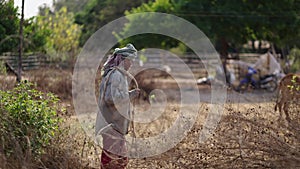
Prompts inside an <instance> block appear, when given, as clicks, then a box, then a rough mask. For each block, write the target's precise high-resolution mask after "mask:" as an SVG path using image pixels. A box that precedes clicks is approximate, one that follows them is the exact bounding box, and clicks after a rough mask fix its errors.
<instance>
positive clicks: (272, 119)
mask: <svg viewBox="0 0 300 169" xmlns="http://www.w3.org/2000/svg"><path fill="white" fill-rule="evenodd" d="M31 73H32V72H31ZM61 73H62V74H63V76H61ZM61 73H60V76H57V74H56V73H55V72H53V71H52V70H49V72H47V71H44V72H34V73H33V74H30V78H29V81H33V82H37V87H38V88H39V89H41V90H43V91H47V92H53V93H55V94H57V95H58V96H59V97H60V98H61V104H62V106H64V107H65V108H66V111H65V114H64V115H63V117H64V118H65V123H64V126H63V127H65V131H66V133H64V134H63V135H60V136H58V138H57V139H58V140H57V141H56V142H55V143H56V144H57V145H56V144H53V147H54V146H55V147H62V151H63V152H64V153H63V155H62V154H59V153H58V152H55V151H51V153H52V154H51V153H50V154H49V155H48V156H47V157H48V159H47V160H45V161H44V164H45V165H48V166H49V165H50V166H52V167H46V168H97V166H99V159H98V155H97V153H99V152H100V150H99V148H97V147H96V146H95V145H94V144H93V141H92V140H91V139H90V138H88V137H87V136H86V135H85V134H84V131H83V130H82V128H81V126H80V123H78V119H77V117H76V114H75V112H74V108H73V105H72V101H71V98H72V97H71V73H70V72H66V71H62V72H61ZM53 77H56V79H54V80H53ZM49 79H50V80H49ZM98 80H99V79H97V80H96V83H97V82H98ZM1 83H2V84H3V85H2V86H1V87H4V85H6V86H5V87H6V88H9V86H10V85H11V82H6V83H4V82H3V81H2V82H1ZM145 86H146V88H145V89H144V90H145V91H147V90H149V85H148V84H146V85H144V86H141V88H142V87H145ZM151 86H152V87H154V88H155V83H154V84H153V83H151ZM157 86H160V87H161V86H162V85H161V84H157ZM172 87H174V85H173V84H170V86H168V84H164V89H162V90H163V91H164V92H166V93H165V95H166V96H168V97H170V99H168V101H167V104H166V106H165V107H164V108H163V109H159V110H161V113H160V116H159V117H158V118H156V119H155V120H153V121H151V122H149V123H144V124H143V123H135V134H136V136H137V137H138V138H148V137H152V136H156V135H158V134H160V133H163V132H164V131H166V130H167V129H168V128H170V127H171V126H172V125H174V122H175V121H176V119H177V118H178V117H180V116H184V115H185V114H186V113H187V114H189V113H191V112H189V108H187V109H185V111H181V106H186V107H190V108H191V111H193V110H194V108H195V107H197V108H198V111H197V112H196V113H197V117H196V119H194V120H195V124H193V125H192V127H191V128H190V130H189V129H187V130H186V132H185V134H186V135H185V136H184V137H182V140H181V141H180V142H179V143H178V144H176V145H175V146H174V147H173V148H171V149H169V150H168V151H166V152H164V153H161V154H158V155H155V156H151V157H144V158H136V159H130V160H129V164H128V167H127V168H128V169H157V168H162V169H169V168H170V169H173V168H174V169H198V168H222V169H223V168H226V169H227V168H228V169H229V168H230V169H231V168H288V169H289V168H291V169H293V168H300V115H299V112H300V105H299V102H294V103H293V104H292V106H291V108H290V113H291V114H290V116H291V121H290V122H287V121H286V120H285V117H281V116H280V115H279V112H275V111H274V105H275V99H276V93H266V92H264V91H248V92H246V93H244V94H240V93H236V92H234V91H232V90H228V93H227V99H226V104H225V105H224V107H223V113H222V115H221V116H220V121H218V123H217V126H216V128H215V130H211V131H212V132H211V137H209V138H208V139H207V140H205V142H203V143H200V142H199V136H200V134H201V132H202V131H203V130H204V129H205V124H206V119H207V117H208V115H209V110H210V107H211V106H214V105H213V104H211V102H210V98H211V96H210V87H209V86H198V87H199V93H200V100H201V102H199V103H198V104H193V105H189V104H185V105H181V103H180V102H178V93H177V92H174V90H171V91H168V90H169V88H172ZM175 87H176V85H175ZM142 89H143V88H142ZM175 91H176V90H175ZM179 100H180V99H179ZM149 106H150V104H149V102H147V101H140V102H138V103H137V105H136V107H135V112H136V113H137V114H138V113H140V112H142V111H143V110H144V109H147V108H149ZM193 113H194V112H193ZM213 113H214V112H213ZM132 134H133V133H132V132H131V133H130V135H131V136H132ZM63 137H66V139H64V140H62V138H63ZM156 141H157V142H155V141H154V143H152V144H156V145H157V146H158V148H159V142H160V141H161V140H156ZM50 149H51V148H50ZM54 150H55V149H54ZM146 150H147V149H146ZM51 156H52V157H53V159H51ZM57 156H60V157H57ZM54 157H55V158H54ZM63 158H65V159H63ZM58 161H59V162H58ZM42 168H43V167H42Z"/></svg>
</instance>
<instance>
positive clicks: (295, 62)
mask: <svg viewBox="0 0 300 169" xmlns="http://www.w3.org/2000/svg"><path fill="white" fill-rule="evenodd" d="M299 57H300V49H298V48H293V49H292V50H291V51H290V54H289V55H288V59H289V60H290V64H291V67H290V71H291V72H297V71H299V70H300V59H299Z"/></svg>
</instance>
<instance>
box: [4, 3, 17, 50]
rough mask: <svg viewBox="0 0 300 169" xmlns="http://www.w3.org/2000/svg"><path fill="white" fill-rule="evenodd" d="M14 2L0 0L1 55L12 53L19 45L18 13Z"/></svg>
mask: <svg viewBox="0 0 300 169" xmlns="http://www.w3.org/2000/svg"><path fill="white" fill-rule="evenodd" d="M17 10H18V9H17V8H15V7H14V1H13V0H9V1H6V0H0V16H1V17H0V54H1V53H3V52H11V51H13V50H14V49H15V48H16V47H17V45H18V39H19V35H18V28H19V26H18V23H19V19H18V13H17Z"/></svg>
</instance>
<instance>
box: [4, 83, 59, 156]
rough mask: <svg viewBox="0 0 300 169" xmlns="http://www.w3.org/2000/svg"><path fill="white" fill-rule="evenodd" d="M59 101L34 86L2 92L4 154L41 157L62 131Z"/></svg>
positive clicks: (17, 87)
mask: <svg viewBox="0 0 300 169" xmlns="http://www.w3.org/2000/svg"><path fill="white" fill-rule="evenodd" d="M57 102H58V98H57V97H56V96H54V95H53V94H51V93H47V94H46V93H42V92H40V91H37V90H35V89H33V85H32V84H30V83H21V84H19V85H18V86H16V87H15V88H14V89H12V90H8V91H0V122H1V123H0V145H1V147H0V152H1V149H2V151H3V153H4V154H5V155H6V156H7V157H19V156H22V155H23V156H28V154H30V155H31V156H33V157H37V156H38V155H40V154H41V153H42V152H43V151H42V150H43V147H45V146H47V145H49V143H50V141H51V138H52V137H53V136H54V133H55V132H56V131H57V130H58V123H59V121H60V119H59V117H58V116H57V112H58V110H59V109H58V107H57ZM12 155H13V156H12Z"/></svg>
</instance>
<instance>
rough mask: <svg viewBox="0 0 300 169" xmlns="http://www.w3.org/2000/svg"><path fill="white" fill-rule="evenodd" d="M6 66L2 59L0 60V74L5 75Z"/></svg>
mask: <svg viewBox="0 0 300 169" xmlns="http://www.w3.org/2000/svg"><path fill="white" fill-rule="evenodd" d="M6 73H7V72H6V67H5V63H4V61H2V60H0V75H6Z"/></svg>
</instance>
